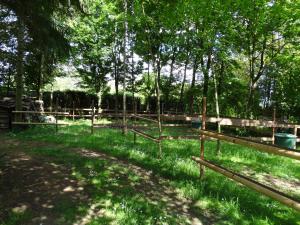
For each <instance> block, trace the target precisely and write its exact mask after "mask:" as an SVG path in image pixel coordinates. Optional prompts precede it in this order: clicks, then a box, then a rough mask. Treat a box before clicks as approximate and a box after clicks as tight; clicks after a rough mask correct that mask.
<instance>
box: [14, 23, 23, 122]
mask: <svg viewBox="0 0 300 225" xmlns="http://www.w3.org/2000/svg"><path fill="white" fill-rule="evenodd" d="M17 41H18V47H17V52H18V53H17V65H16V69H17V74H16V111H22V95H23V73H24V67H23V60H24V24H23V22H22V21H21V19H20V18H18V33H17ZM21 120H22V114H20V113H18V114H16V121H17V122H20V121H21Z"/></svg>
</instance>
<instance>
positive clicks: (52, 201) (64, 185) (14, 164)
mask: <svg viewBox="0 0 300 225" xmlns="http://www.w3.org/2000/svg"><path fill="white" fill-rule="evenodd" d="M0 143H1V145H0V157H1V158H0V223H1V220H4V219H5V218H7V217H9V216H10V215H11V213H12V212H15V213H22V212H28V211H29V212H30V214H31V219H30V220H29V221H28V222H26V223H23V224H30V225H31V224H43V225H48V224H49V225H50V224H51V225H52V224H70V223H68V221H64V219H63V218H62V217H61V216H60V214H61V213H62V212H60V211H59V210H55V209H56V208H59V207H60V204H67V205H70V207H72V206H73V205H78V204H88V205H89V206H90V208H89V210H88V211H87V212H86V213H85V214H84V215H80V213H78V214H79V215H78V217H77V218H76V221H75V222H73V223H72V224H74V225H84V224H88V223H89V222H90V221H91V219H92V218H93V217H99V216H100V217H101V216H103V215H105V211H103V209H101V207H100V208H99V207H98V206H97V204H96V205H95V204H93V203H91V202H92V201H91V199H90V196H89V192H88V191H87V190H88V187H87V186H86V185H85V184H84V183H80V182H79V181H78V180H75V179H74V178H73V177H72V175H71V174H72V171H71V168H68V167H66V166H64V165H61V164H56V163H55V162H54V161H52V160H51V159H49V158H46V157H44V158H43V157H40V156H39V157H36V156H32V155H29V154H27V153H26V149H27V150H28V149H30V148H33V147H34V148H36V147H39V146H40V147H43V146H44V147H45V145H46V146H49V145H50V146H51V144H46V143H40V142H20V141H16V140H14V139H9V138H1V137H0ZM66 150H67V151H71V152H73V153H74V152H75V153H77V154H80V155H81V156H82V157H84V158H97V159H98V158H101V159H103V160H105V161H107V162H108V164H109V165H117V166H120V167H123V168H126V169H127V170H128V169H129V170H130V171H132V172H133V173H135V174H136V175H137V176H138V177H139V178H140V179H139V181H138V182H135V183H132V182H131V181H130V180H129V179H128V177H127V175H126V174H122V172H120V174H114V176H116V177H121V178H122V179H123V180H124V179H125V183H126V185H130V187H131V188H133V190H135V191H136V192H137V193H140V194H142V195H143V196H144V197H145V198H146V199H147V201H148V202H149V203H151V204H157V202H163V203H164V204H165V210H166V211H167V212H168V213H169V214H172V215H179V216H182V217H184V218H186V222H187V224H211V223H213V218H212V217H211V216H210V215H205V213H203V214H202V215H198V214H197V215H195V213H194V212H193V210H192V208H193V203H192V202H191V201H190V200H188V199H185V198H183V197H182V196H180V194H179V193H178V192H177V191H176V190H174V189H173V188H172V187H170V185H168V181H167V180H165V179H162V178H161V177H159V176H156V175H154V174H153V173H152V172H151V171H147V170H145V169H142V168H140V167H138V166H135V165H133V164H130V163H128V162H126V161H122V160H119V159H117V158H114V157H111V156H108V155H106V154H102V153H99V152H96V151H91V150H87V149H81V148H76V149H66ZM3 154H5V155H3ZM1 155H2V156H1ZM114 194H115V195H117V194H118V193H114Z"/></svg>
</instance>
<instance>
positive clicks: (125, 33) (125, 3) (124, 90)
mask: <svg viewBox="0 0 300 225" xmlns="http://www.w3.org/2000/svg"><path fill="white" fill-rule="evenodd" d="M124 13H125V20H124V55H123V58H124V77H123V134H125V135H126V134H127V123H126V75H127V34H128V23H127V0H124Z"/></svg>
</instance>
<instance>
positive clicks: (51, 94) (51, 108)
mask: <svg viewBox="0 0 300 225" xmlns="http://www.w3.org/2000/svg"><path fill="white" fill-rule="evenodd" d="M52 110H53V84H52V85H51V92H50V112H52Z"/></svg>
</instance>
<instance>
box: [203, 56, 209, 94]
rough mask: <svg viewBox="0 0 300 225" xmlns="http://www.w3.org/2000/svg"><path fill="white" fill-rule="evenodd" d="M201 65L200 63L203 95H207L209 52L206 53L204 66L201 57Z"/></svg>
mask: <svg viewBox="0 0 300 225" xmlns="http://www.w3.org/2000/svg"><path fill="white" fill-rule="evenodd" d="M201 65H202V72H203V75H204V82H203V96H204V97H207V94H208V84H209V73H210V69H211V68H210V67H211V52H209V53H208V55H207V62H206V67H204V60H203V57H202V58H201Z"/></svg>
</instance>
